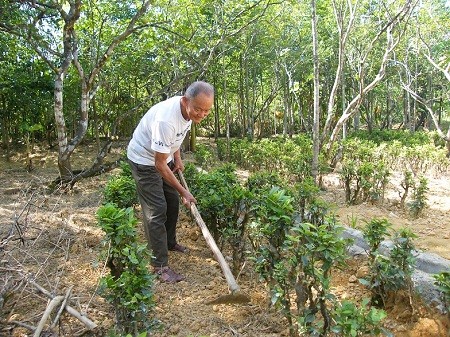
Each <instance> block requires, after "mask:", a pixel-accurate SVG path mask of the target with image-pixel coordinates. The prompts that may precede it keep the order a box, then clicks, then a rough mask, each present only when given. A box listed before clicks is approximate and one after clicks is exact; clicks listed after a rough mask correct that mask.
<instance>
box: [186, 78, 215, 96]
mask: <svg viewBox="0 0 450 337" xmlns="http://www.w3.org/2000/svg"><path fill="white" fill-rule="evenodd" d="M201 93H204V94H205V95H207V96H214V87H213V86H212V85H211V84H209V83H207V82H203V81H196V82H194V83H192V84H191V85H190V86H189V87H188V88H187V89H186V92H185V93H184V96H186V97H187V98H189V99H192V98H194V97H197V96H198V95H200V94H201Z"/></svg>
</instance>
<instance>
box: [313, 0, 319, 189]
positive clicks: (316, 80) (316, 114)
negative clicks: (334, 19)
mask: <svg viewBox="0 0 450 337" xmlns="http://www.w3.org/2000/svg"><path fill="white" fill-rule="evenodd" d="M311 30H312V41H313V64H314V121H313V158H312V165H311V175H312V177H313V179H314V181H315V182H316V183H317V184H318V183H319V182H318V175H319V150H320V135H319V132H320V129H319V127H320V101H319V94H320V92H319V55H318V48H319V45H318V42H317V16H316V1H315V0H311Z"/></svg>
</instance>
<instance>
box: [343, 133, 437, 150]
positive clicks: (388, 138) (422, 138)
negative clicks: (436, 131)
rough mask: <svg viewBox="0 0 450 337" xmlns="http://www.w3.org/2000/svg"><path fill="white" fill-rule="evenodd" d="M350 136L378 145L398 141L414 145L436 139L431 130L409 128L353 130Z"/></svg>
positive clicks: (402, 143)
mask: <svg viewBox="0 0 450 337" xmlns="http://www.w3.org/2000/svg"><path fill="white" fill-rule="evenodd" d="M349 138H357V139H360V140H368V141H371V142H373V143H375V144H377V145H381V144H383V143H390V142H392V141H398V142H400V144H401V145H403V146H406V147H414V146H415V145H423V144H425V143H430V142H433V141H434V135H433V134H432V133H429V132H420V131H416V132H411V131H409V130H386V129H384V130H379V129H375V130H372V131H371V132H368V131H365V130H359V131H353V132H352V133H351V134H350V135H349Z"/></svg>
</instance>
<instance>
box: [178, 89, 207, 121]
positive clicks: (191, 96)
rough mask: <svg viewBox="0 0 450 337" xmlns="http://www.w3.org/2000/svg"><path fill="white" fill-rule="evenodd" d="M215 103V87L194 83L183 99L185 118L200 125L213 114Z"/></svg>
mask: <svg viewBox="0 0 450 337" xmlns="http://www.w3.org/2000/svg"><path fill="white" fill-rule="evenodd" d="M213 103H214V87H213V86H212V85H211V84H209V83H206V82H203V81H197V82H194V83H192V84H191V85H190V86H189V87H188V88H187V89H186V93H185V94H184V96H183V97H182V99H181V105H182V112H183V116H184V117H185V118H187V119H192V121H193V122H195V123H200V122H201V121H202V120H203V119H204V118H206V117H207V116H208V115H209V113H210V112H211V108H212V105H213Z"/></svg>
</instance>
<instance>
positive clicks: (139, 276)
mask: <svg viewBox="0 0 450 337" xmlns="http://www.w3.org/2000/svg"><path fill="white" fill-rule="evenodd" d="M97 222H98V226H99V227H100V228H101V229H102V230H103V231H104V232H105V238H104V242H103V245H104V247H105V248H104V250H103V255H104V256H105V258H106V260H107V265H108V267H109V268H110V274H109V275H107V276H105V277H103V278H101V280H100V293H101V294H102V296H104V297H105V299H106V300H107V301H108V302H110V303H111V304H112V305H113V307H114V308H115V312H116V329H117V332H119V333H120V334H123V333H125V334H126V333H133V334H135V335H137V334H138V333H139V331H143V330H145V331H150V330H152V329H153V328H154V327H155V326H156V324H157V322H156V321H155V320H154V319H152V316H151V312H152V310H153V308H154V305H155V303H154V294H153V283H154V275H153V274H151V273H150V272H149V270H148V267H147V266H148V264H149V263H150V253H149V250H148V248H147V245H145V244H140V243H139V242H138V241H137V235H136V223H137V219H136V217H135V216H134V212H133V209H132V208H126V209H123V208H118V207H117V206H116V205H115V204H106V205H104V206H102V207H100V208H99V209H98V211H97Z"/></svg>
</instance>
